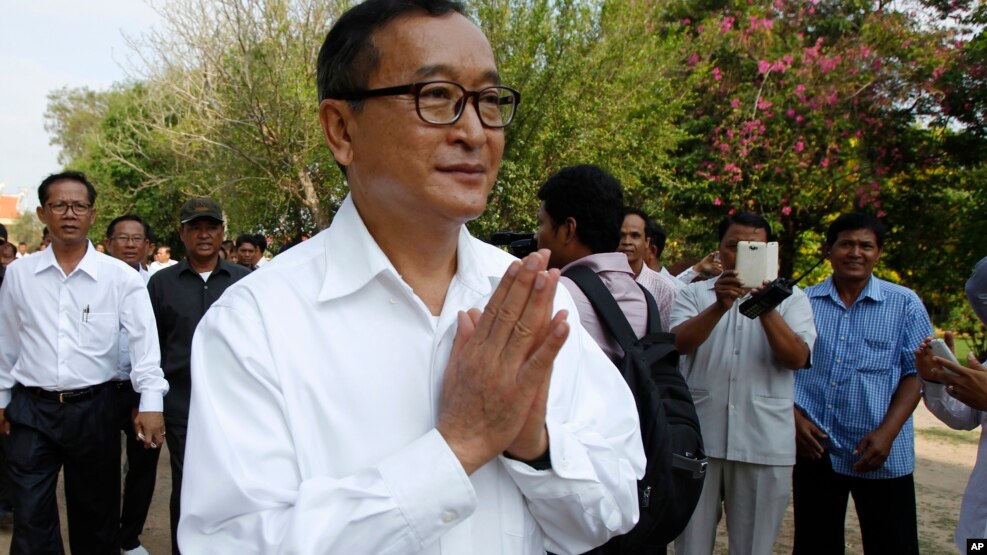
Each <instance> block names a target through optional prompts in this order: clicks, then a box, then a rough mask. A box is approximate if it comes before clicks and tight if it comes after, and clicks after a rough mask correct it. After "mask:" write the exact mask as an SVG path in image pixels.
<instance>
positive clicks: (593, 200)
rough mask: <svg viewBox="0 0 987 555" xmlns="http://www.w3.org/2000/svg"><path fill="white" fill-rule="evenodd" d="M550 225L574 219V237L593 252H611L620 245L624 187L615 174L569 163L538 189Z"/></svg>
mask: <svg viewBox="0 0 987 555" xmlns="http://www.w3.org/2000/svg"><path fill="white" fill-rule="evenodd" d="M538 198H539V199H540V200H541V201H542V202H544V203H545V213H546V214H547V215H548V217H549V218H551V219H552V227H558V226H560V225H562V224H563V223H564V222H565V221H566V219H568V218H573V219H574V220H576V236H577V237H579V240H580V241H581V242H582V243H583V244H584V245H586V247H587V248H589V250H590V251H592V252H593V254H598V253H602V252H613V251H615V250H616V249H617V246H618V245H619V244H620V226H621V224H622V223H623V221H624V190H623V187H621V185H620V181H617V179H616V178H615V177H613V176H612V175H610V174H609V173H607V172H605V171H603V170H602V169H600V168H598V167H596V166H591V165H580V166H570V167H568V168H564V169H562V170H560V171H559V172H558V173H556V174H555V175H553V176H551V177H549V178H548V181H546V182H545V184H544V185H542V186H541V188H540V189H538Z"/></svg>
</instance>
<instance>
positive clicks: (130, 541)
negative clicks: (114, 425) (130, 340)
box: [113, 381, 167, 550]
mask: <svg viewBox="0 0 987 555" xmlns="http://www.w3.org/2000/svg"><path fill="white" fill-rule="evenodd" d="M113 385H114V386H115V389H116V400H117V411H118V412H119V418H120V431H122V432H123V433H124V435H125V436H126V438H127V440H126V449H125V451H126V453H127V477H126V478H125V479H124V483H123V508H122V510H121V512H120V547H122V548H123V549H128V550H129V549H134V548H135V547H137V546H138V545H140V544H141V543H140V535H141V533H142V532H143V531H144V522H145V521H147V513H148V510H150V508H151V497H152V496H153V495H154V483H155V481H156V480H157V474H158V457H159V456H160V455H161V450H160V449H145V448H144V443H143V442H140V441H138V440H137V434H136V433H135V432H134V414H133V413H134V409H135V408H137V406H138V404H139V403H140V395H138V394H137V393H136V392H135V391H134V388H133V387H132V386H131V385H130V382H129V381H121V382H113ZM165 437H167V436H165Z"/></svg>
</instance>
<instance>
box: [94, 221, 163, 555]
mask: <svg viewBox="0 0 987 555" xmlns="http://www.w3.org/2000/svg"><path fill="white" fill-rule="evenodd" d="M147 237H148V236H147V224H145V223H144V220H143V219H141V217H140V216H136V215H134V214H125V215H123V216H119V217H117V218H114V219H113V221H111V222H110V224H109V225H108V226H107V228H106V243H105V244H106V252H107V254H109V255H110V256H112V257H113V258H116V259H117V260H121V261H123V262H125V263H126V264H127V265H128V266H130V267H131V268H133V269H134V270H136V271H137V272H138V273H139V274H140V276H141V279H143V280H144V283H145V284H146V283H147V280H148V279H150V277H151V276H150V274H148V272H147V270H145V269H144V267H143V266H142V265H141V262H142V261H143V259H144V253H145V252H146V245H147ZM119 345H120V348H119V352H120V357H119V362H118V365H117V375H116V377H115V378H114V379H113V385H114V386H115V388H116V390H117V392H116V397H117V410H118V411H119V413H120V431H121V432H123V435H124V437H125V438H126V441H125V442H124V445H125V452H126V455H127V463H126V469H127V474H126V477H125V479H124V483H123V506H122V508H121V510H120V548H121V549H122V550H123V553H124V555H147V550H146V549H145V548H144V547H143V546H142V545H141V542H140V535H141V534H142V533H143V531H144V523H145V522H146V521H147V513H148V510H149V509H150V507H151V499H152V497H153V496H154V484H155V482H156V481H157V473H158V457H159V455H161V451H160V450H158V449H144V445H143V443H142V442H141V441H140V440H139V439H138V438H137V432H136V431H135V430H134V415H135V414H136V413H137V409H138V407H139V406H140V395H138V394H137V392H136V391H135V390H134V387H133V384H132V383H131V381H130V371H131V368H132V366H131V364H130V353H129V351H130V339H129V337H128V336H127V333H126V332H124V331H121V332H120V342H119Z"/></svg>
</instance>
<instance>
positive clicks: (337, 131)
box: [319, 98, 353, 166]
mask: <svg viewBox="0 0 987 555" xmlns="http://www.w3.org/2000/svg"><path fill="white" fill-rule="evenodd" d="M352 120H353V109H352V107H351V106H350V104H349V102H348V101H346V100H335V99H332V98H327V99H325V100H323V101H322V102H321V103H320V104H319V121H320V122H321V123H322V135H323V136H324V137H325V138H326V144H327V145H329V150H331V151H332V155H333V157H335V158H336V162H338V163H339V164H340V165H343V166H348V165H349V164H350V162H351V161H352V160H353V146H352V142H351V140H350V133H349V127H348V126H349V125H351V124H352V123H353V122H352Z"/></svg>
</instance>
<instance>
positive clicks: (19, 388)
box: [0, 172, 168, 554]
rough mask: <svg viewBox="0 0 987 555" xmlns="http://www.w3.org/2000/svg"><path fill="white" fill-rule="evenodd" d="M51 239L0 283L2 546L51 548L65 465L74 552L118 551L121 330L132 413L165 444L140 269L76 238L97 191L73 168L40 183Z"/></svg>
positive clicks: (152, 438) (143, 432) (54, 549)
mask: <svg viewBox="0 0 987 555" xmlns="http://www.w3.org/2000/svg"><path fill="white" fill-rule="evenodd" d="M38 200H39V202H40V206H39V207H38V210H37V212H38V218H39V219H41V221H42V222H44V223H45V224H46V225H47V227H48V229H50V233H51V247H50V248H49V249H47V250H45V251H43V252H41V253H38V254H36V255H35V256H31V257H29V258H24V259H21V260H20V261H18V262H17V263H16V264H12V265H11V266H10V268H9V270H8V272H7V275H6V278H5V281H4V284H3V287H2V288H0V306H3V307H4V310H2V311H0V431H2V432H3V433H7V434H8V436H7V448H8V450H7V455H8V462H9V470H10V477H11V481H12V482H13V491H14V534H13V538H12V540H11V548H10V552H11V553H61V552H62V538H61V533H60V531H59V524H58V510H57V507H56V502H55V485H56V482H57V480H58V473H59V471H60V470H62V468H63V467H64V471H65V498H66V504H67V507H66V509H67V513H68V518H69V530H70V532H71V533H70V536H69V545H70V547H71V550H72V552H73V553H113V554H116V553H117V552H119V549H120V542H119V537H118V536H119V531H120V436H119V432H118V430H119V419H118V416H117V411H116V404H115V402H114V401H115V398H114V397H115V389H114V388H113V387H112V380H113V378H114V376H115V375H116V371H117V362H118V356H119V355H118V352H117V344H118V341H119V335H120V331H121V330H126V332H127V334H128V335H129V338H130V360H131V362H132V364H133V369H132V371H131V380H132V382H133V386H134V389H136V390H137V391H138V392H139V393H140V394H141V400H140V412H138V414H137V416H136V417H135V419H134V426H135V429H136V430H137V435H138V437H139V438H140V439H141V440H142V441H143V442H144V444H145V446H146V447H147V448H149V449H156V448H158V446H160V445H161V444H162V442H163V437H164V418H163V417H162V414H161V408H162V405H163V401H162V398H163V397H164V395H165V393H167V391H168V384H167V382H166V381H165V380H164V377H163V375H162V372H161V368H160V365H159V353H158V338H157V331H156V328H155V325H154V315H153V313H152V311H151V303H150V299H149V297H148V295H147V290H146V289H145V287H144V281H143V280H142V279H141V278H140V276H139V275H138V274H137V273H136V272H134V270H133V269H132V268H129V267H128V266H127V265H126V264H124V263H123V262H121V261H119V260H116V259H115V258H112V257H110V256H107V255H104V254H100V253H98V252H96V249H95V248H94V247H93V245H92V244H91V243H90V242H89V240H88V239H87V238H86V235H87V233H88V231H89V228H90V226H92V223H93V220H94V219H95V209H94V208H93V203H94V202H95V201H96V190H95V189H94V188H93V186H92V184H91V183H89V181H88V180H87V179H86V177H85V175H83V174H81V173H78V172H64V173H60V174H55V175H51V176H49V177H48V178H46V179H45V180H44V181H42V182H41V185H40V186H39V187H38Z"/></svg>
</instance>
